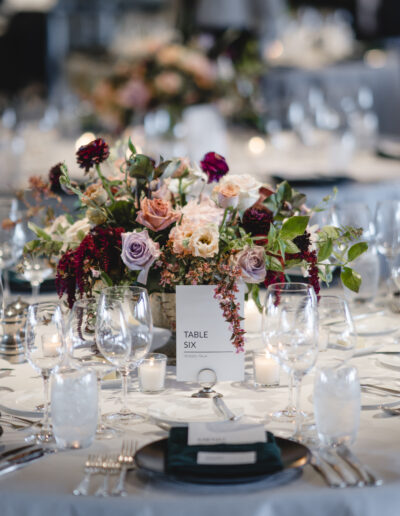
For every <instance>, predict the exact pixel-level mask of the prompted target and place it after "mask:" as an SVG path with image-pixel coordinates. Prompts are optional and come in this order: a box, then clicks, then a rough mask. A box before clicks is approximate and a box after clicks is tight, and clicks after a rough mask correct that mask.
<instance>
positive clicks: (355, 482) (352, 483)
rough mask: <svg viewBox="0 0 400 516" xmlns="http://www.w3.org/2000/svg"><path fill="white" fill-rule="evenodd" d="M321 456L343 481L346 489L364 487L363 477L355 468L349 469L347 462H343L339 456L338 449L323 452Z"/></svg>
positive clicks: (327, 449)
mask: <svg viewBox="0 0 400 516" xmlns="http://www.w3.org/2000/svg"><path fill="white" fill-rule="evenodd" d="M321 456H322V457H323V458H324V460H325V461H326V462H327V463H328V464H329V465H330V466H331V468H332V469H333V470H334V471H335V472H336V473H337V475H338V476H339V477H340V478H341V479H342V480H343V482H344V486H345V487H363V486H364V484H365V482H364V479H363V478H362V475H360V474H359V473H358V471H354V468H353V467H351V466H350V469H349V464H348V463H347V461H344V463H343V462H342V460H341V457H340V455H338V454H337V448H336V447H335V448H325V449H323V450H321Z"/></svg>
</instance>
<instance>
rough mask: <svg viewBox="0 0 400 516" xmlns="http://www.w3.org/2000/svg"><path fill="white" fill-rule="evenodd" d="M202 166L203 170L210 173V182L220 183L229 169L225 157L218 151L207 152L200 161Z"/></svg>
mask: <svg viewBox="0 0 400 516" xmlns="http://www.w3.org/2000/svg"><path fill="white" fill-rule="evenodd" d="M200 166H201V169H202V170H203V172H205V173H206V174H207V175H208V182H209V183H212V182H213V181H215V182H217V183H218V181H219V180H220V179H221V177H222V176H224V175H225V174H227V173H228V171H229V167H228V164H227V162H226V161H225V158H224V157H223V156H220V155H219V154H217V153H216V152H207V154H206V155H205V156H204V158H203V159H202V161H200Z"/></svg>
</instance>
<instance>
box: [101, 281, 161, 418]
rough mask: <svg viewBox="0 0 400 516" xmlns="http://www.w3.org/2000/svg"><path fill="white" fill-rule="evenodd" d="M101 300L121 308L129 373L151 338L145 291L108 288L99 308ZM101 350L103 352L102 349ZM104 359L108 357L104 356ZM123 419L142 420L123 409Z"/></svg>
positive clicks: (144, 353)
mask: <svg viewBox="0 0 400 516" xmlns="http://www.w3.org/2000/svg"><path fill="white" fill-rule="evenodd" d="M103 300H106V303H107V302H112V301H118V302H119V303H120V305H121V307H122V310H123V314H124V319H125V322H126V328H127V332H128V334H129V337H130V342H131V347H130V352H129V355H128V357H127V359H126V367H127V371H128V373H129V372H131V371H134V370H135V369H136V368H137V367H138V365H139V364H140V363H141V361H142V360H143V359H144V357H145V356H146V354H147V353H148V351H149V349H150V346H151V341H152V337H153V322H152V315H151V308H150V301H149V296H148V294H147V290H146V289H145V288H142V287H133V286H132V287H131V286H119V287H118V286H116V287H109V288H106V289H104V290H103V291H102V293H101V296H100V306H102V304H101V303H102V302H103ZM101 350H102V351H103V348H101ZM103 354H104V353H103ZM104 356H106V355H104ZM106 358H108V357H107V356H106ZM124 367H125V366H124ZM128 373H126V374H128ZM124 374H125V373H124ZM124 419H130V420H134V419H135V420H142V419H143V418H142V416H139V415H138V414H136V413H135V412H134V411H132V410H130V409H127V407H125V408H124Z"/></svg>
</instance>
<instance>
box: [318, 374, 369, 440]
mask: <svg viewBox="0 0 400 516" xmlns="http://www.w3.org/2000/svg"><path fill="white" fill-rule="evenodd" d="M313 398H314V409H315V410H314V411H315V422H316V425H317V432H318V437H319V439H320V441H321V443H322V444H323V445H324V446H328V447H331V446H334V447H336V446H340V445H342V444H352V443H353V442H354V441H355V439H356V436H357V431H358V427H359V422H360V410H361V390H360V381H359V378H358V373H357V369H356V368H355V367H351V366H341V367H337V368H329V367H324V368H321V369H319V370H317V373H316V375H315V380H314V396H313Z"/></svg>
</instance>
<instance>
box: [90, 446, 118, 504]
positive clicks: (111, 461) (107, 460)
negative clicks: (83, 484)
mask: <svg viewBox="0 0 400 516" xmlns="http://www.w3.org/2000/svg"><path fill="white" fill-rule="evenodd" d="M120 469H121V464H120V463H119V462H118V457H116V456H111V455H109V456H104V457H102V461H101V465H100V468H99V473H101V474H102V475H103V476H104V480H103V485H102V486H101V487H99V489H98V490H97V491H96V493H95V495H96V496H103V497H105V496H110V475H116V474H117V473H118V472H119V471H120Z"/></svg>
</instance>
